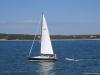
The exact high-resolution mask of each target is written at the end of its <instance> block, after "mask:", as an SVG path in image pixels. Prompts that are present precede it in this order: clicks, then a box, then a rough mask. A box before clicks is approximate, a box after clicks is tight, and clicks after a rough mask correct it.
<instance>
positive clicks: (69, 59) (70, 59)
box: [65, 58, 80, 61]
mask: <svg viewBox="0 0 100 75" xmlns="http://www.w3.org/2000/svg"><path fill="white" fill-rule="evenodd" d="M65 60H68V61H80V60H79V59H72V58H65Z"/></svg>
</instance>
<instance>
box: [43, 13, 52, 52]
mask: <svg viewBox="0 0 100 75" xmlns="http://www.w3.org/2000/svg"><path fill="white" fill-rule="evenodd" d="M41 54H53V49H52V45H51V40H50V36H49V31H48V27H47V23H46V20H45V17H44V15H43V14H42V21H41Z"/></svg>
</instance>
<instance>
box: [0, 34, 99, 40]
mask: <svg viewBox="0 0 100 75" xmlns="http://www.w3.org/2000/svg"><path fill="white" fill-rule="evenodd" d="M34 37H35V35H25V34H2V33H0V39H2V40H33V39H34ZM50 37H51V39H100V35H51V36H50ZM36 39H37V40H38V39H40V35H36Z"/></svg>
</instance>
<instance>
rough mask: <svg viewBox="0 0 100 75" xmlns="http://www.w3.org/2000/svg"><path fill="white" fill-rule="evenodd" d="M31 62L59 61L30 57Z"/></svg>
mask: <svg viewBox="0 0 100 75" xmlns="http://www.w3.org/2000/svg"><path fill="white" fill-rule="evenodd" d="M28 59H29V61H57V59H56V58H50V57H49V58H43V57H39V58H38V57H29V58H28Z"/></svg>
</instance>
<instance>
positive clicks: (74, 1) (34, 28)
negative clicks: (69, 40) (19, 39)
mask: <svg viewBox="0 0 100 75" xmlns="http://www.w3.org/2000/svg"><path fill="white" fill-rule="evenodd" d="M42 12H44V14H45V17H46V19H47V23H48V27H49V31H50V34H64V35H76V34H77V35H78V34H100V0H0V33H12V34H15V33H16V34H34V33H37V32H39V29H40V28H39V27H40V25H39V22H40V16H41V13H42Z"/></svg>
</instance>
